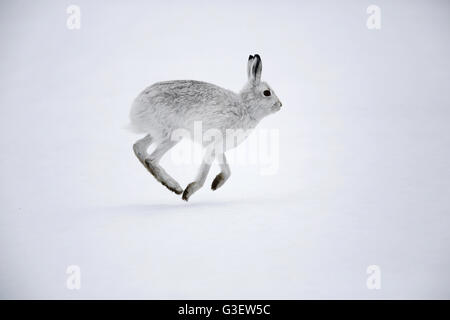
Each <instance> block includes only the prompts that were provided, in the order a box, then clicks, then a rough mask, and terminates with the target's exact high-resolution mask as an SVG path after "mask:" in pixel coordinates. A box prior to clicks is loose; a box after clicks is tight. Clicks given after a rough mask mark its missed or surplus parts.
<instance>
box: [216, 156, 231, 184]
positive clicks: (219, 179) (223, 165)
mask: <svg viewBox="0 0 450 320" xmlns="http://www.w3.org/2000/svg"><path fill="white" fill-rule="evenodd" d="M217 160H218V161H219V165H220V170H221V172H220V173H219V174H218V175H217V176H216V178H215V179H214V180H213V182H212V184H211V189H212V190H216V189H218V188H220V187H221V186H222V185H223V184H224V183H225V181H227V179H228V178H229V177H230V175H231V171H230V167H229V166H228V163H227V158H225V154H224V153H221V154H219V155H218V156H217Z"/></svg>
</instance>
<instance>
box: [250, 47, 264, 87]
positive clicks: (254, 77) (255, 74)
mask: <svg viewBox="0 0 450 320" xmlns="http://www.w3.org/2000/svg"><path fill="white" fill-rule="evenodd" d="M261 72H262V61H261V57H260V56H259V54H255V56H254V57H253V59H252V66H251V67H250V77H249V80H250V81H251V82H253V83H254V84H259V82H260V81H261Z"/></svg>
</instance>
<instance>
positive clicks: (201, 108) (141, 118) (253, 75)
mask: <svg viewBox="0 0 450 320" xmlns="http://www.w3.org/2000/svg"><path fill="white" fill-rule="evenodd" d="M261 71H262V62H261V58H260V56H259V55H257V54H255V55H254V56H250V57H249V59H248V64H247V75H248V82H247V83H246V84H245V86H244V88H243V89H242V90H241V91H240V92H239V93H234V92H232V91H229V90H227V89H223V88H220V87H218V86H216V85H213V84H210V83H206V82H200V81H193V80H176V81H166V82H158V83H155V84H153V85H151V86H150V87H148V88H146V89H145V90H144V91H143V92H141V93H140V94H139V96H138V97H137V98H136V99H135V101H134V102H133V105H132V107H131V112H130V120H131V125H130V127H131V129H132V130H133V131H134V132H136V133H145V134H147V135H146V136H145V137H144V138H142V139H140V140H138V141H137V142H136V143H135V144H134V145H133V150H134V153H135V154H136V156H137V158H138V159H139V161H140V162H141V163H142V164H143V165H144V166H145V168H146V169H147V170H148V171H149V172H150V173H151V174H152V175H153V176H154V177H155V178H156V179H157V180H158V181H159V182H161V183H162V184H163V185H164V186H166V187H167V188H168V189H169V190H171V191H173V192H175V193H177V194H181V193H183V196H182V198H183V200H186V201H187V200H188V199H189V197H190V196H191V195H192V194H193V193H194V192H195V191H197V190H198V189H200V188H201V187H202V186H203V184H204V182H205V180H206V176H207V175H208V172H209V169H210V167H211V163H212V161H214V159H217V160H218V162H219V164H220V168H221V172H220V173H219V174H218V175H217V176H216V178H215V179H214V181H213V183H212V185H211V188H212V189H213V190H216V189H217V188H219V187H221V186H222V185H223V184H224V182H225V181H226V180H227V179H228V178H229V177H230V174H231V173H230V168H229V166H228V164H227V161H226V158H225V154H224V152H225V151H226V149H229V148H230V144H229V143H227V144H226V145H227V147H225V148H223V145H224V140H223V139H215V141H214V142H203V145H204V146H205V147H206V153H205V157H204V159H203V161H202V164H201V167H200V171H199V173H198V176H197V178H196V180H195V181H194V182H192V183H190V184H189V185H188V186H187V187H186V189H185V190H184V192H183V189H182V188H181V187H180V185H179V184H178V182H176V181H175V180H174V179H173V178H172V177H171V176H170V175H168V174H167V173H166V172H165V171H164V169H163V168H162V167H161V166H160V165H159V161H160V159H161V157H162V156H163V155H164V154H165V153H166V152H167V151H168V150H169V149H170V148H172V147H173V146H175V144H176V143H177V142H179V140H180V139H181V137H179V136H174V134H173V133H174V132H175V131H176V130H178V129H183V130H188V132H191V133H194V126H195V123H197V122H200V123H201V125H202V130H203V132H206V131H207V130H211V129H213V130H216V131H218V132H219V133H221V134H222V136H223V137H225V140H226V139H227V138H226V137H227V135H228V134H229V131H230V130H241V131H242V130H245V131H246V132H247V131H248V130H250V129H253V128H254V127H255V126H256V125H257V124H258V123H259V121H260V120H261V119H262V118H263V117H265V116H267V115H269V114H271V113H274V112H276V111H278V110H280V108H281V102H280V100H278V97H277V96H276V95H275V93H274V92H273V90H272V89H271V88H270V87H269V85H268V84H267V83H265V82H262V81H261ZM191 136H192V135H191ZM233 140H234V137H233ZM152 143H155V144H156V149H155V150H154V151H153V152H152V153H151V154H148V152H147V149H148V148H149V146H150V145H151V144H152ZM218 145H221V148H217V146H218ZM233 146H235V145H233ZM218 150H219V151H218Z"/></svg>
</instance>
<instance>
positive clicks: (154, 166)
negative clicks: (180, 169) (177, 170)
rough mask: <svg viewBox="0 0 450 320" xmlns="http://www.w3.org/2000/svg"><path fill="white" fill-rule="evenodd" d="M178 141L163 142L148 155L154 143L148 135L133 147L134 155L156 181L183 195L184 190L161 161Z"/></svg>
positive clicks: (168, 140)
mask: <svg viewBox="0 0 450 320" xmlns="http://www.w3.org/2000/svg"><path fill="white" fill-rule="evenodd" d="M177 142H178V141H173V140H171V139H167V140H164V141H162V142H161V143H160V144H158V146H157V147H156V149H155V150H154V151H153V152H152V154H150V155H149V154H148V153H147V148H148V147H149V146H150V144H151V143H152V138H151V136H150V135H147V136H146V137H144V138H143V139H141V140H139V141H137V142H136V143H135V144H134V145H133V150H134V153H135V154H136V157H137V158H138V159H139V161H140V162H141V163H142V164H143V165H144V167H145V168H146V169H147V170H148V171H149V172H150V173H151V174H152V175H153V176H154V177H155V179H156V180H158V181H159V182H161V183H162V184H163V185H164V186H165V187H166V188H167V189H169V190H170V191H173V192H175V193H176V194H181V193H182V192H183V189H182V188H181V187H180V185H179V184H178V182H176V181H175V179H174V178H172V177H171V176H170V175H169V174H168V173H167V172H166V171H165V170H164V169H163V168H162V167H161V166H160V165H159V160H161V158H162V156H163V155H164V154H165V153H166V152H167V151H169V150H170V149H171V148H172V147H173V146H174V145H176V144H177Z"/></svg>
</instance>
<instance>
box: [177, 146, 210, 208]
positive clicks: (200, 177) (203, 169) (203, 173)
mask: <svg viewBox="0 0 450 320" xmlns="http://www.w3.org/2000/svg"><path fill="white" fill-rule="evenodd" d="M214 157H215V153H214V148H208V149H207V150H206V154H205V157H204V158H203V161H202V164H201V166H200V170H199V171H198V174H197V178H196V179H195V181H194V182H191V183H190V184H188V186H187V187H186V189H185V190H184V192H183V197H182V198H183V200H186V201H188V200H189V197H190V196H192V195H193V194H194V192H195V191H197V190H198V189H200V188H201V187H203V185H204V184H205V180H206V177H207V176H208V172H209V169H210V168H211V164H212V162H213V161H214Z"/></svg>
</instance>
